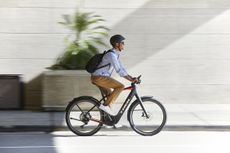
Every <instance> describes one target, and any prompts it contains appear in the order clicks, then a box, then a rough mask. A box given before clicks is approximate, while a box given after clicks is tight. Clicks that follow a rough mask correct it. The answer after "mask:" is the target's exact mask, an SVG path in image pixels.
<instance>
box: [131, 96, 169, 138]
mask: <svg viewBox="0 0 230 153" xmlns="http://www.w3.org/2000/svg"><path fill="white" fill-rule="evenodd" d="M142 101H143V102H142V104H143V106H144V109H145V110H146V112H147V115H146V114H145V113H144V111H143V109H142V107H141V104H140V102H139V101H138V100H136V101H135V102H133V104H132V105H131V106H130V108H129V111H128V120H129V123H130V125H131V127H132V129H133V130H134V131H135V132H137V133H139V134H141V135H144V136H152V135H155V134H157V133H159V132H160V131H161V130H162V128H163V127H164V125H165V123H166V118H167V115H166V111H165V108H164V106H163V105H162V104H161V103H160V102H158V101H157V100H155V99H152V98H146V99H145V98H142Z"/></svg>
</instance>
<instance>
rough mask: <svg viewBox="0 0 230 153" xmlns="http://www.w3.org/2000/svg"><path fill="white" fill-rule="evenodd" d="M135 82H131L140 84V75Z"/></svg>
mask: <svg viewBox="0 0 230 153" xmlns="http://www.w3.org/2000/svg"><path fill="white" fill-rule="evenodd" d="M137 80H138V81H137V82H133V84H140V83H141V75H139V76H138V77H137Z"/></svg>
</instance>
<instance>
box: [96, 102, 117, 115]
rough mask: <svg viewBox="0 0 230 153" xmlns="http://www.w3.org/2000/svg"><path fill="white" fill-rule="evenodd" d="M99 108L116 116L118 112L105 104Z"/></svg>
mask: <svg viewBox="0 0 230 153" xmlns="http://www.w3.org/2000/svg"><path fill="white" fill-rule="evenodd" d="M99 109H101V110H103V111H104V112H106V113H108V114H109V115H112V116H115V115H116V114H115V113H114V112H113V111H112V110H111V108H110V107H109V106H104V105H102V104H101V105H100V106H99Z"/></svg>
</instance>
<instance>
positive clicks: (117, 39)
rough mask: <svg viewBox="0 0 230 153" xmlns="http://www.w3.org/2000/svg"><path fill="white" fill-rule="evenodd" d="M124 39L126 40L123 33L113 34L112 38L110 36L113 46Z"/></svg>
mask: <svg viewBox="0 0 230 153" xmlns="http://www.w3.org/2000/svg"><path fill="white" fill-rule="evenodd" d="M123 40H125V37H123V36H122V35H113V36H112V37H111V38H110V44H111V45H112V46H115V45H116V43H120V42H122V41H123Z"/></svg>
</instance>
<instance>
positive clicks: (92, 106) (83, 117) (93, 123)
mask: <svg viewBox="0 0 230 153" xmlns="http://www.w3.org/2000/svg"><path fill="white" fill-rule="evenodd" d="M98 107H99V103H98V102H96V101H95V100H93V99H91V98H89V97H80V98H76V99H74V100H73V101H72V102H70V103H69V105H68V106H67V108H66V123H67V126H68V128H69V129H70V130H71V131H72V132H73V133H75V134H77V135H80V136H90V135H93V134H95V133H96V132H98V131H99V130H100V128H101V126H102V122H101V120H102V112H101V111H100V110H99V108H98Z"/></svg>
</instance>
